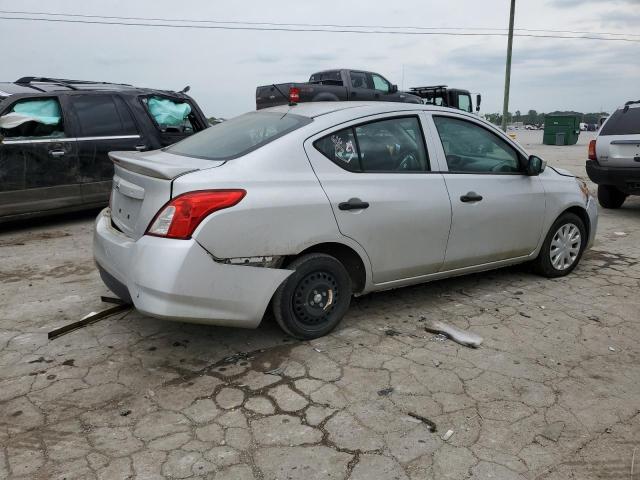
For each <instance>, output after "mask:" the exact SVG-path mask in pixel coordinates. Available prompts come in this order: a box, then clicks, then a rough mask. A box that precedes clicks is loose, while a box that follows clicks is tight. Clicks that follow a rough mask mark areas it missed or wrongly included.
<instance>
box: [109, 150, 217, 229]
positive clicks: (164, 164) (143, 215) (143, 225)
mask: <svg viewBox="0 0 640 480" xmlns="http://www.w3.org/2000/svg"><path fill="white" fill-rule="evenodd" d="M109 156H110V157H111V160H112V161H113V163H114V170H115V172H114V176H113V186H112V189H111V201H110V205H111V220H112V222H113V224H114V226H115V227H116V228H117V229H118V230H120V231H121V232H123V233H124V234H125V235H127V236H128V237H130V238H132V239H133V240H137V239H139V238H140V237H142V236H143V235H144V233H145V232H146V230H147V227H148V226H149V223H151V220H153V217H155V215H156V213H158V211H159V210H160V209H161V208H162V207H163V206H164V205H165V204H166V203H167V202H168V201H169V200H170V199H171V193H172V183H173V179H175V178H177V177H179V176H180V175H184V174H185V173H189V172H194V171H196V170H203V169H205V168H214V167H218V166H220V165H222V164H224V162H223V161H212V160H203V159H199V158H193V157H185V156H180V155H174V154H171V153H167V152H163V151H161V150H156V151H152V152H143V153H137V152H111V153H110V154H109Z"/></svg>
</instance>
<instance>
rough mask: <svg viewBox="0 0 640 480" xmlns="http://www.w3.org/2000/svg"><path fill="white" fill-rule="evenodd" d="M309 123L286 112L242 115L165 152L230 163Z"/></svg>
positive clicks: (298, 116) (204, 131)
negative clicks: (228, 161) (229, 161)
mask: <svg viewBox="0 0 640 480" xmlns="http://www.w3.org/2000/svg"><path fill="white" fill-rule="evenodd" d="M312 121H313V120H312V119H310V118H307V117H302V116H300V115H292V114H288V113H287V114H284V115H283V114H281V113H273V112H250V113H245V114H244V115H240V116H239V117H236V118H232V119H231V120H227V121H224V122H222V123H219V124H217V125H214V126H212V127H209V128H207V129H205V130H203V131H202V132H200V133H197V134H195V135H193V136H191V137H189V138H186V139H184V140H182V141H181V142H178V143H176V144H175V145H172V146H170V147H167V148H166V151H168V152H170V153H175V154H177V155H186V156H189V157H196V158H204V159H206V160H231V159H233V158H237V157H241V156H242V155H245V154H247V153H249V152H251V151H253V150H256V149H258V148H260V147H262V146H264V145H266V144H267V143H269V142H272V141H273V140H275V139H276V138H278V137H282V136H283V135H286V134H287V133H289V132H292V131H294V130H296V129H298V128H300V127H302V126H304V125H307V124H309V123H311V122H312Z"/></svg>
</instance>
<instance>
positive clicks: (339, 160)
mask: <svg viewBox="0 0 640 480" xmlns="http://www.w3.org/2000/svg"><path fill="white" fill-rule="evenodd" d="M313 145H314V146H315V147H316V149H318V150H319V151H320V153H322V154H323V155H324V156H325V157H327V158H328V159H329V160H331V161H332V162H333V163H335V164H336V165H338V166H339V167H342V168H344V169H345V170H349V171H350V172H359V171H361V168H360V159H359V157H358V150H357V149H356V139H355V135H354V133H353V128H345V129H344V130H340V131H338V132H334V133H332V134H331V135H327V136H326V137H323V138H321V139H320V140H317V141H316V142H315V143H314V144H313Z"/></svg>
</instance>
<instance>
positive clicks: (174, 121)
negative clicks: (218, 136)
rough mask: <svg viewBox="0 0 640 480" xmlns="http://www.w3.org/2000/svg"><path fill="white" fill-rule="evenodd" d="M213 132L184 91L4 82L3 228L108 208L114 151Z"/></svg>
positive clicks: (0, 119) (0, 127) (0, 129)
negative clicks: (34, 218) (26, 220)
mask: <svg viewBox="0 0 640 480" xmlns="http://www.w3.org/2000/svg"><path fill="white" fill-rule="evenodd" d="M186 90H188V89H185V91H186ZM208 126H209V123H208V122H207V119H206V117H205V116H204V114H203V113H202V111H201V110H200V108H199V107H198V105H197V104H196V102H195V101H194V100H193V99H192V98H191V97H189V96H188V95H186V93H184V92H172V91H165V90H153V89H147V88H137V87H133V86H131V85H121V84H113V83H104V82H88V81H80V80H62V79H53V78H39V77H24V78H21V79H19V80H17V81H16V82H12V83H0V223H2V222H3V221H7V220H13V219H18V218H26V217H31V216H38V215H46V214H49V213H58V212H63V211H71V210H81V209H86V208H95V207H101V206H104V205H106V204H107V202H108V200H109V195H110V192H111V178H112V177H113V165H112V163H111V161H110V160H109V157H108V156H107V154H108V152H110V151H114V150H138V151H143V150H154V149H158V148H162V147H165V146H168V145H171V144H172V143H175V142H177V141H178V140H182V139H183V138H185V137H187V136H189V135H191V134H193V133H195V132H198V131H200V130H203V129H204V128H207V127H208Z"/></svg>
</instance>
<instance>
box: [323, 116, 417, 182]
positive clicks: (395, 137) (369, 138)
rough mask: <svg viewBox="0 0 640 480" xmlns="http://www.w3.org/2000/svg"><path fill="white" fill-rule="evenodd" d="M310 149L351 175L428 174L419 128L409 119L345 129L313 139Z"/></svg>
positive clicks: (415, 119)
mask: <svg viewBox="0 0 640 480" xmlns="http://www.w3.org/2000/svg"><path fill="white" fill-rule="evenodd" d="M314 146H315V148H316V149H317V150H319V151H320V152H321V153H322V154H323V155H324V156H325V157H327V158H328V159H329V160H331V161H332V162H333V163H335V164H336V165H338V166H339V167H341V168H344V169H345V170H349V171H351V172H365V173H367V172H368V173H383V172H386V173H409V172H425V171H429V158H428V155H427V149H426V147H425V142H424V138H423V136H422V127H421V125H420V121H419V120H418V118H417V117H413V116H412V117H395V118H389V119H385V120H378V121H374V122H368V123H365V124H362V125H358V126H355V127H352V128H345V129H344V130H339V131H338V132H334V133H332V134H330V135H327V136H326V137H322V138H321V139H319V140H316V141H315V142H314Z"/></svg>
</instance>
